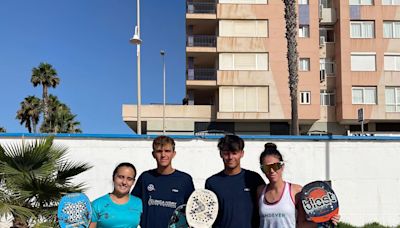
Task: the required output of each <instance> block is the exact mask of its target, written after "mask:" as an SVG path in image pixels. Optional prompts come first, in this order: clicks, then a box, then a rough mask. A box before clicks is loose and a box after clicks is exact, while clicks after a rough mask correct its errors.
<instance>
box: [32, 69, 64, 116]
mask: <svg viewBox="0 0 400 228" xmlns="http://www.w3.org/2000/svg"><path fill="white" fill-rule="evenodd" d="M31 82H32V84H33V86H34V87H36V86H38V85H42V87H43V93H42V97H43V112H44V121H46V120H47V118H48V117H49V109H48V107H49V106H48V88H49V87H52V88H56V87H57V85H58V84H60V78H59V77H58V76H57V71H56V70H55V69H54V68H53V66H52V65H51V64H48V63H40V64H39V67H37V68H36V67H34V68H33V69H32V77H31Z"/></svg>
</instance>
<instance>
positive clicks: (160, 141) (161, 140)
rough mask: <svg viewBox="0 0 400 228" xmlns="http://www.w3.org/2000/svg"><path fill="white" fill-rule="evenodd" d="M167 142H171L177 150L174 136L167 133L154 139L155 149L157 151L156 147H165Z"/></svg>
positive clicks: (173, 148)
mask: <svg viewBox="0 0 400 228" xmlns="http://www.w3.org/2000/svg"><path fill="white" fill-rule="evenodd" d="M167 144H170V145H171V146H172V150H173V151H175V141H174V139H173V138H171V137H168V136H165V135H161V136H158V137H157V138H155V139H154V140H153V151H155V150H156V148H158V147H163V146H165V145H167Z"/></svg>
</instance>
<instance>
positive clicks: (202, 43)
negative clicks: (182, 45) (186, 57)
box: [186, 35, 217, 47]
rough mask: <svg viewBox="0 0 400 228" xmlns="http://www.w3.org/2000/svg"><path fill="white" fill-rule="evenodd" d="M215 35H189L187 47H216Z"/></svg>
mask: <svg viewBox="0 0 400 228" xmlns="http://www.w3.org/2000/svg"><path fill="white" fill-rule="evenodd" d="M216 40H217V39H216V36H214V35H189V36H187V40H186V46H187V47H216V43H217V42H216Z"/></svg>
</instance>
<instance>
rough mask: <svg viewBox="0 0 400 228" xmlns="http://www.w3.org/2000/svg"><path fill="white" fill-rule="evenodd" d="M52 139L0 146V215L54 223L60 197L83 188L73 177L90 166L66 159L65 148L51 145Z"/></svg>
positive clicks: (17, 219) (26, 221) (24, 222)
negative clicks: (75, 182) (74, 181)
mask: <svg viewBox="0 0 400 228" xmlns="http://www.w3.org/2000/svg"><path fill="white" fill-rule="evenodd" d="M53 139H54V138H53V137H48V138H46V139H41V140H36V141H30V142H29V143H21V144H11V145H0V198H1V199H2V200H1V201H0V217H2V216H12V217H13V219H14V220H13V223H14V225H16V224H17V223H19V224H22V227H24V226H26V225H28V224H30V223H37V222H46V221H47V222H52V223H54V224H55V215H56V213H57V206H58V202H59V200H60V199H61V197H62V196H63V195H64V194H66V193H70V192H80V191H82V190H84V184H83V183H79V184H74V183H72V179H73V177H75V176H76V175H78V174H80V173H82V172H85V171H87V170H88V169H90V168H91V166H90V165H88V164H87V163H82V162H72V161H69V160H68V159H67V148H66V147H64V146H60V145H54V144H53ZM51 227H54V226H51Z"/></svg>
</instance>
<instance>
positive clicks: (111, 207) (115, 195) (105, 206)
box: [90, 162, 143, 228]
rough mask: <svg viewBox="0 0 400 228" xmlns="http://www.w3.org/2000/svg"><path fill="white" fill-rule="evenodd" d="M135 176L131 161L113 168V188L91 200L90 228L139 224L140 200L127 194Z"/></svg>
mask: <svg viewBox="0 0 400 228" xmlns="http://www.w3.org/2000/svg"><path fill="white" fill-rule="evenodd" d="M135 176H136V169H135V166H133V165H132V164H131V163H128V162H124V163H121V164H119V165H118V166H117V167H116V168H115V169H114V172H113V182H114V190H113V192H112V193H109V194H106V195H104V196H102V197H100V198H98V199H96V200H95V201H93V203H92V207H93V215H92V223H91V224H90V228H118V227H121V228H134V227H137V226H138V225H139V223H140V215H141V214H142V211H143V210H142V201H141V200H140V199H139V198H137V197H135V196H132V195H130V194H129V192H130V189H131V187H132V185H133V183H134V182H135Z"/></svg>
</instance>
